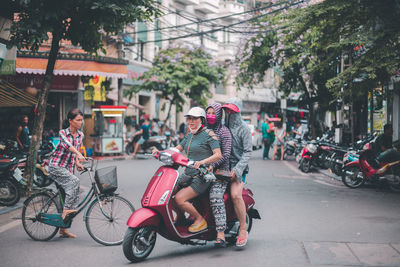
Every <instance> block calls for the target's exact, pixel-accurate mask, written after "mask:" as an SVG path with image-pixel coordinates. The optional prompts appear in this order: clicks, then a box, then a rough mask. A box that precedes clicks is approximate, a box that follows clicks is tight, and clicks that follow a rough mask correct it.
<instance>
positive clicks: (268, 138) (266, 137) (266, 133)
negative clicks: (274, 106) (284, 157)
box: [261, 117, 274, 160]
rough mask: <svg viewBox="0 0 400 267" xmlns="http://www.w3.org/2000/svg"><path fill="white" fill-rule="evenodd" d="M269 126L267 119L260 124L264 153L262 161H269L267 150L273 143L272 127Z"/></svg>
mask: <svg viewBox="0 0 400 267" xmlns="http://www.w3.org/2000/svg"><path fill="white" fill-rule="evenodd" d="M270 126H271V125H270V124H269V119H268V117H267V118H265V121H264V122H263V123H262V124H261V132H262V138H263V143H264V153H263V159H264V160H265V159H269V156H268V155H269V149H270V147H271V144H272V143H273V142H274V135H273V132H274V129H273V127H270Z"/></svg>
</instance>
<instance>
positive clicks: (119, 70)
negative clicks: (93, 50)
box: [16, 57, 128, 78]
mask: <svg viewBox="0 0 400 267" xmlns="http://www.w3.org/2000/svg"><path fill="white" fill-rule="evenodd" d="M16 65H17V73H28V74H45V72H46V67H47V59H44V58H29V57H17V63H16ZM53 73H54V75H70V76H96V75H99V76H106V77H108V78H127V77H128V70H127V67H126V65H121V64H110V63H101V62H96V61H82V60H65V59H58V60H57V61H56V65H55V67H54V72H53Z"/></svg>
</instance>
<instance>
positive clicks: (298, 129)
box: [293, 121, 305, 142]
mask: <svg viewBox="0 0 400 267" xmlns="http://www.w3.org/2000/svg"><path fill="white" fill-rule="evenodd" d="M293 133H294V134H295V137H294V138H295V139H296V140H297V141H299V142H300V141H301V140H302V139H303V137H304V134H305V129H304V128H303V126H302V125H301V123H300V122H299V121H298V122H296V129H294V130H293Z"/></svg>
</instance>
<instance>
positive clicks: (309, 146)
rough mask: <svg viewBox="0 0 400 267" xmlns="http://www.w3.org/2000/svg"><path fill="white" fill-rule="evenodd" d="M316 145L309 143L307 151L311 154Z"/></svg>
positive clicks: (315, 149)
mask: <svg viewBox="0 0 400 267" xmlns="http://www.w3.org/2000/svg"><path fill="white" fill-rule="evenodd" d="M317 149H318V148H317V146H316V145H314V144H309V145H308V151H310V153H311V154H314V153H315V152H316V151H317Z"/></svg>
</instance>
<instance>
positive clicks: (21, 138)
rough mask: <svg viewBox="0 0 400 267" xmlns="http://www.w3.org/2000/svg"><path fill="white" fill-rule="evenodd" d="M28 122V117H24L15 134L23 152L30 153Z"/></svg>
mask: <svg viewBox="0 0 400 267" xmlns="http://www.w3.org/2000/svg"><path fill="white" fill-rule="evenodd" d="M28 122H29V118H28V116H27V115H23V116H22V118H21V121H20V124H19V125H18V127H17V132H16V134H15V139H16V140H17V143H18V147H19V149H20V150H21V151H24V152H28V150H29V144H30V139H29V128H28Z"/></svg>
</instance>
